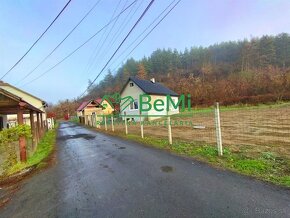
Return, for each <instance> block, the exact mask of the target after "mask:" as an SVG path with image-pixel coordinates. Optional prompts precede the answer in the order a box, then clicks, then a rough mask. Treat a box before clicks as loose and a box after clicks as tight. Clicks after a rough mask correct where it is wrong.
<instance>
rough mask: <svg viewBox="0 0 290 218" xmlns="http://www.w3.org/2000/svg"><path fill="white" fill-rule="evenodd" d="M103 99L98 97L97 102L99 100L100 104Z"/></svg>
mask: <svg viewBox="0 0 290 218" xmlns="http://www.w3.org/2000/svg"><path fill="white" fill-rule="evenodd" d="M102 100H103V99H101V98H97V99H96V100H95V102H98V103H99V104H101V102H102Z"/></svg>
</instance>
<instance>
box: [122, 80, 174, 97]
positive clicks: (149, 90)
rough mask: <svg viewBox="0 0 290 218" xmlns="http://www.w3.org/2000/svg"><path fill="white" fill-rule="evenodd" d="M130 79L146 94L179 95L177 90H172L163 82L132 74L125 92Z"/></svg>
mask: <svg viewBox="0 0 290 218" xmlns="http://www.w3.org/2000/svg"><path fill="white" fill-rule="evenodd" d="M129 81H132V82H134V83H135V84H136V85H137V86H138V87H139V88H140V89H142V91H143V92H145V93H146V94H151V95H170V96H179V95H178V94H177V93H176V92H174V91H172V90H171V89H169V88H167V87H166V86H164V85H162V84H161V83H158V82H151V81H149V80H143V79H139V78H137V77H132V76H130V77H129V79H128V81H127V82H126V84H125V86H124V87H123V89H122V91H121V93H122V92H123V90H124V89H125V87H126V85H127V84H128V82H129Z"/></svg>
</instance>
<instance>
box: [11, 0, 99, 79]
mask: <svg viewBox="0 0 290 218" xmlns="http://www.w3.org/2000/svg"><path fill="white" fill-rule="evenodd" d="M100 1H101V0H98V1H97V2H96V3H95V4H94V5H93V7H92V8H91V9H90V10H89V11H88V12H87V13H86V14H85V16H84V17H83V18H82V19H81V20H80V21H79V22H78V23H77V25H75V26H74V28H73V29H72V30H71V31H70V32H69V33H68V34H67V35H66V36H65V38H64V39H63V40H62V41H61V42H60V43H59V44H58V45H57V46H56V47H55V48H54V49H53V50H52V51H51V52H50V53H49V54H48V55H47V56H46V57H45V58H43V59H42V61H40V63H39V64H38V65H37V66H36V67H34V68H33V69H32V70H31V71H30V72H28V73H27V74H26V75H25V76H24V77H23V78H22V79H20V80H19V81H18V82H17V83H16V84H19V83H20V82H21V81H23V80H25V79H26V78H27V77H28V76H30V75H31V74H32V73H33V72H34V71H35V70H36V69H37V68H38V67H39V66H40V65H41V64H43V63H44V62H45V61H46V60H47V59H48V58H49V57H50V56H51V55H52V54H53V53H54V52H55V51H56V50H57V49H58V48H59V46H60V45H61V44H62V43H63V42H64V41H65V40H66V39H67V38H68V37H69V36H70V35H71V34H72V33H73V32H74V30H75V29H76V28H77V27H78V26H79V25H80V24H81V23H82V22H83V20H84V19H86V17H87V16H88V15H89V14H90V13H91V12H92V11H93V10H94V9H95V7H96V6H97V5H98V4H99V3H100Z"/></svg>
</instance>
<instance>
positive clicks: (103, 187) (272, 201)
mask: <svg viewBox="0 0 290 218" xmlns="http://www.w3.org/2000/svg"><path fill="white" fill-rule="evenodd" d="M57 142H58V143H57V154H56V155H57V156H56V160H57V161H56V164H54V165H53V166H51V167H50V168H49V169H46V170H45V171H43V172H41V173H39V174H36V175H34V176H33V177H31V178H29V179H26V180H25V181H23V184H22V187H21V188H20V190H19V191H18V192H16V193H15V195H14V196H13V198H12V200H11V201H10V202H9V204H8V205H6V206H5V207H4V208H2V209H1V210H0V217H21V218H22V217H29V218H32V217H101V218H105V217H150V218H152V217H178V218H179V217H290V191H289V190H287V189H283V188H279V187H276V186H272V185H269V184H265V183H263V182H260V181H256V180H253V179H250V178H247V177H243V176H240V175H237V174H234V173H231V172H228V171H222V170H217V169H213V168H211V167H209V166H207V165H206V164H202V163H199V162H197V161H192V160H190V159H186V158H181V157H178V156H175V155H171V154H168V153H167V152H163V151H159V150H156V149H152V148H148V147H145V146H142V145H139V144H137V143H132V142H128V141H125V140H121V139H118V138H115V137H111V136H106V135H103V134H101V133H96V132H93V131H91V130H88V129H86V128H83V127H80V126H75V125H74V124H72V123H62V124H61V126H60V129H59V136H58V140H57Z"/></svg>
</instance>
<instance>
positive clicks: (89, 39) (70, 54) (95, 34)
mask: <svg viewBox="0 0 290 218" xmlns="http://www.w3.org/2000/svg"><path fill="white" fill-rule="evenodd" d="M136 1H137V0H135V1H133V2H132V3H131V4H130V5H128V6H127V7H126V8H125V9H124V10H123V11H121V12H120V13H119V14H118V15H117V16H116V17H115V18H114V19H112V20H110V21H109V22H108V23H107V24H106V25H104V26H103V27H102V28H101V29H100V30H98V31H97V32H96V33H94V34H93V35H92V36H91V37H90V38H88V39H87V40H86V41H85V42H83V43H82V44H81V45H80V46H78V47H77V48H76V49H75V50H73V51H72V52H71V53H69V54H68V55H67V56H66V57H64V58H63V59H62V60H61V61H59V62H57V63H56V64H55V65H53V66H52V67H51V68H49V69H48V70H46V71H44V72H43V73H42V74H41V75H39V76H38V77H36V78H34V79H33V80H31V81H29V82H27V83H26V84H24V85H23V86H26V85H28V84H30V83H32V82H34V81H35V80H37V79H39V78H41V77H42V76H44V75H45V74H47V73H48V72H49V71H51V70H53V69H54V68H55V67H57V66H58V65H59V64H61V63H62V62H64V61H65V60H66V59H68V58H69V57H70V56H72V55H73V54H74V53H75V52H77V51H78V50H79V49H80V48H81V47H83V46H84V45H86V44H87V43H88V42H89V41H91V40H92V39H93V38H94V37H95V36H97V35H98V34H99V33H100V32H101V31H103V30H104V29H105V28H106V27H107V26H109V25H110V24H111V23H112V22H113V21H114V20H115V19H117V18H118V17H119V16H120V15H121V14H123V13H124V12H125V11H126V10H128V8H130V7H131V6H132V5H133V4H134V3H135V2H136Z"/></svg>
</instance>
